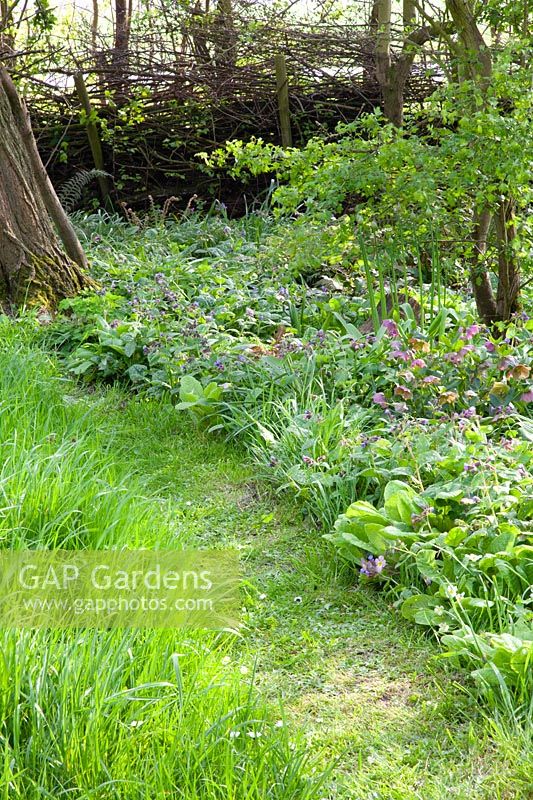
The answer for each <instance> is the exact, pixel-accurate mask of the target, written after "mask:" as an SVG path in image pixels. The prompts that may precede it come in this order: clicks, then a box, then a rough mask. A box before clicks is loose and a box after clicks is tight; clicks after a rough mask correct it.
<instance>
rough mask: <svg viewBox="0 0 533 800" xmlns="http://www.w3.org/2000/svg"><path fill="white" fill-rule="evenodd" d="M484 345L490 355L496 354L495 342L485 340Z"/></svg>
mask: <svg viewBox="0 0 533 800" xmlns="http://www.w3.org/2000/svg"><path fill="white" fill-rule="evenodd" d="M483 344H484V345H485V350H488V351H489V353H494V351H495V350H496V345H495V344H494V342H491V341H490V339H485V341H484V342H483Z"/></svg>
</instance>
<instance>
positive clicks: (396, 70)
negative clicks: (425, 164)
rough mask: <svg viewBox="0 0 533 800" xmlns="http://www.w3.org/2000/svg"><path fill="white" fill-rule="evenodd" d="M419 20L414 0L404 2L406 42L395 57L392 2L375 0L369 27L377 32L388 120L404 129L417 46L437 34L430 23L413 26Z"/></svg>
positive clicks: (377, 54) (377, 58)
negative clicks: (407, 89) (406, 102)
mask: <svg viewBox="0 0 533 800" xmlns="http://www.w3.org/2000/svg"><path fill="white" fill-rule="evenodd" d="M415 22H416V13H415V7H414V4H413V2H412V1H411V0H404V3H403V24H404V29H403V34H402V38H403V42H402V49H401V52H400V54H399V55H397V56H396V57H393V54H392V50H391V43H392V2H391V0H375V2H374V5H373V8H372V14H371V18H370V28H371V30H373V31H374V33H375V42H376V44H375V64H376V77H377V79H378V83H379V86H380V89H381V96H382V99H383V113H384V115H385V117H386V118H387V119H388V121H389V122H392V124H393V125H396V127H397V128H401V127H402V125H403V106H404V97H405V87H406V86H407V81H408V79H409V75H410V73H411V68H412V66H413V62H414V60H415V56H416V53H417V52H418V48H420V47H421V46H422V45H424V44H425V43H426V42H428V41H429V40H430V39H431V38H432V37H433V35H434V32H433V30H432V28H431V26H429V25H425V26H423V27H421V28H417V29H413V25H414V23H415Z"/></svg>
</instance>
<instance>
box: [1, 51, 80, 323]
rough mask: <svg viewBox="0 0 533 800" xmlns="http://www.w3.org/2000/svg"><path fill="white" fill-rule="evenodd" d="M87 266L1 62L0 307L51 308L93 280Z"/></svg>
mask: <svg viewBox="0 0 533 800" xmlns="http://www.w3.org/2000/svg"><path fill="white" fill-rule="evenodd" d="M61 242H62V244H61ZM86 266H87V264H86V259H85V255H84V253H83V250H82V248H81V245H80V243H79V241H78V238H77V236H76V233H75V231H74V228H73V227H72V224H71V223H70V220H69V219H68V217H67V215H66V214H65V212H64V210H63V208H62V206H61V203H60V202H59V200H58V198H57V195H56V193H55V191H54V189H53V186H52V184H51V183H50V179H49V178H48V175H47V174H46V170H45V168H44V166H43V164H42V161H41V159H40V157H39V153H38V150H37V145H36V143H35V139H34V137H33V133H32V130H31V126H30V123H29V118H28V114H27V111H26V109H25V107H24V105H23V104H22V102H21V100H20V98H19V96H18V93H17V91H16V89H15V86H14V85H13V82H12V80H11V77H10V76H9V73H8V72H7V70H6V68H5V67H3V66H1V65H0V307H2V308H3V309H4V310H8V309H11V308H13V307H16V306H20V305H23V304H26V305H38V306H41V307H43V308H53V307H54V306H55V305H56V304H57V302H58V300H60V299H62V298H64V297H68V296H72V295H74V294H76V293H77V292H79V291H80V289H82V288H84V287H85V286H88V285H90V284H91V281H90V279H89V278H88V277H87V276H86V275H85V274H84V269H85V267H86Z"/></svg>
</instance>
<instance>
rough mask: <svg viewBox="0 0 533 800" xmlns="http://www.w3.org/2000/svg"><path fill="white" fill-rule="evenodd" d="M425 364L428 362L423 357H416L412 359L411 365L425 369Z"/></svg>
mask: <svg viewBox="0 0 533 800" xmlns="http://www.w3.org/2000/svg"><path fill="white" fill-rule="evenodd" d="M425 366H426V362H425V361H424V359H423V358H415V359H414V360H413V361H411V367H413V368H418V369H424V367H425Z"/></svg>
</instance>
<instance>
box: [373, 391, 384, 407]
mask: <svg viewBox="0 0 533 800" xmlns="http://www.w3.org/2000/svg"><path fill="white" fill-rule="evenodd" d="M372 402H373V403H376V405H378V406H381V408H387V406H388V403H387V399H386V397H385V395H384V394H383V392H376V394H375V395H374V396H373V398H372Z"/></svg>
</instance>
